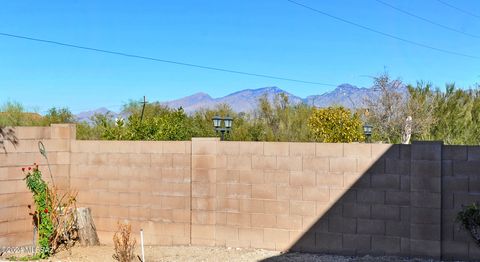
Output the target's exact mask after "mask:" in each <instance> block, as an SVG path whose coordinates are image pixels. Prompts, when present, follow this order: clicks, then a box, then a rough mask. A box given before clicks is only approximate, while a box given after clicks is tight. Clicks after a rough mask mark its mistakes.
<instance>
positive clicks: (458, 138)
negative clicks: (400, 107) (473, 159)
mask: <svg viewBox="0 0 480 262" xmlns="http://www.w3.org/2000/svg"><path fill="white" fill-rule="evenodd" d="M473 96H474V92H473V91H472V90H461V89H456V88H455V85H453V84H449V85H447V86H446V91H445V92H444V93H443V92H436V103H435V118H436V119H437V123H436V125H435V126H434V127H433V128H432V137H433V138H434V139H436V140H442V141H444V142H445V143H446V144H478V142H479V141H478V140H476V139H474V137H475V126H474V121H473V116H472V111H473V109H474V108H477V107H474V101H475V99H474V97H473ZM476 100H477V101H478V99H476Z"/></svg>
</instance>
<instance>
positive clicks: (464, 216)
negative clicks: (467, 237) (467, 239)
mask: <svg viewBox="0 0 480 262" xmlns="http://www.w3.org/2000/svg"><path fill="white" fill-rule="evenodd" d="M457 222H459V223H460V224H461V225H462V227H463V228H464V229H466V230H467V231H469V232H470V234H471V235H472V237H473V238H474V239H475V241H476V242H477V245H478V246H480V207H479V205H478V203H473V204H471V205H467V206H463V207H462V210H461V211H460V212H458V214H457Z"/></svg>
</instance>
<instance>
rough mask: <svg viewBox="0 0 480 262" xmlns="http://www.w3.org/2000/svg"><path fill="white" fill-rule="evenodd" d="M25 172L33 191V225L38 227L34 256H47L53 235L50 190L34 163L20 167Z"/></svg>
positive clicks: (30, 188) (28, 184) (29, 187)
mask: <svg viewBox="0 0 480 262" xmlns="http://www.w3.org/2000/svg"><path fill="white" fill-rule="evenodd" d="M22 171H23V172H24V173H25V175H26V176H25V180H26V183H27V187H28V189H29V190H30V191H31V192H32V193H33V201H34V203H35V211H34V212H33V213H31V214H32V216H33V221H34V224H35V226H36V227H37V228H38V245H39V249H38V252H37V253H36V254H35V256H34V257H38V258H42V259H43V258H48V257H49V256H50V255H51V253H52V249H51V246H50V240H51V237H52V235H53V231H54V228H53V221H52V218H51V216H50V214H49V212H51V211H52V202H51V199H50V197H49V195H50V192H49V189H48V184H47V183H46V182H45V180H43V178H42V172H40V169H38V165H36V164H34V166H33V168H32V167H28V168H25V167H24V168H22Z"/></svg>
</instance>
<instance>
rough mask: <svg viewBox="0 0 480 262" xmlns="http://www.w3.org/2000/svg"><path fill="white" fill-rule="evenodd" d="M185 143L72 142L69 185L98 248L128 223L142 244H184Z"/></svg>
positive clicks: (187, 232) (187, 217)
mask: <svg viewBox="0 0 480 262" xmlns="http://www.w3.org/2000/svg"><path fill="white" fill-rule="evenodd" d="M190 152H191V142H182V141H179V142H161V141H159V142H157V141H148V142H143V141H73V142H72V147H71V159H72V162H71V172H70V175H71V185H72V188H73V189H76V190H78V192H79V193H78V204H77V206H85V207H90V208H91V209H92V214H93V218H94V221H95V224H96V227H97V231H98V234H99V237H100V241H101V242H102V243H111V242H112V237H113V234H114V232H115V230H116V228H117V222H118V221H123V220H128V221H129V222H130V223H131V224H132V228H133V231H134V234H135V235H138V234H139V233H138V232H139V230H140V229H141V228H142V229H143V230H144V235H145V243H146V244H157V245H175V244H189V243H190V161H191V159H190V158H191V154H190Z"/></svg>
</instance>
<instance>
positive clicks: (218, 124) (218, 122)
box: [212, 116, 233, 141]
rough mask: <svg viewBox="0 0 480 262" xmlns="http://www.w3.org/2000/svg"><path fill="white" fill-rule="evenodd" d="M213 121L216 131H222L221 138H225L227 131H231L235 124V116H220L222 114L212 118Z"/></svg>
mask: <svg viewBox="0 0 480 262" xmlns="http://www.w3.org/2000/svg"><path fill="white" fill-rule="evenodd" d="M212 121H213V127H214V128H215V132H217V133H218V132H220V134H221V140H222V141H223V140H225V133H230V130H231V129H232V125H233V118H231V117H228V116H227V117H220V116H214V117H213V118H212ZM222 121H223V123H224V127H222Z"/></svg>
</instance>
